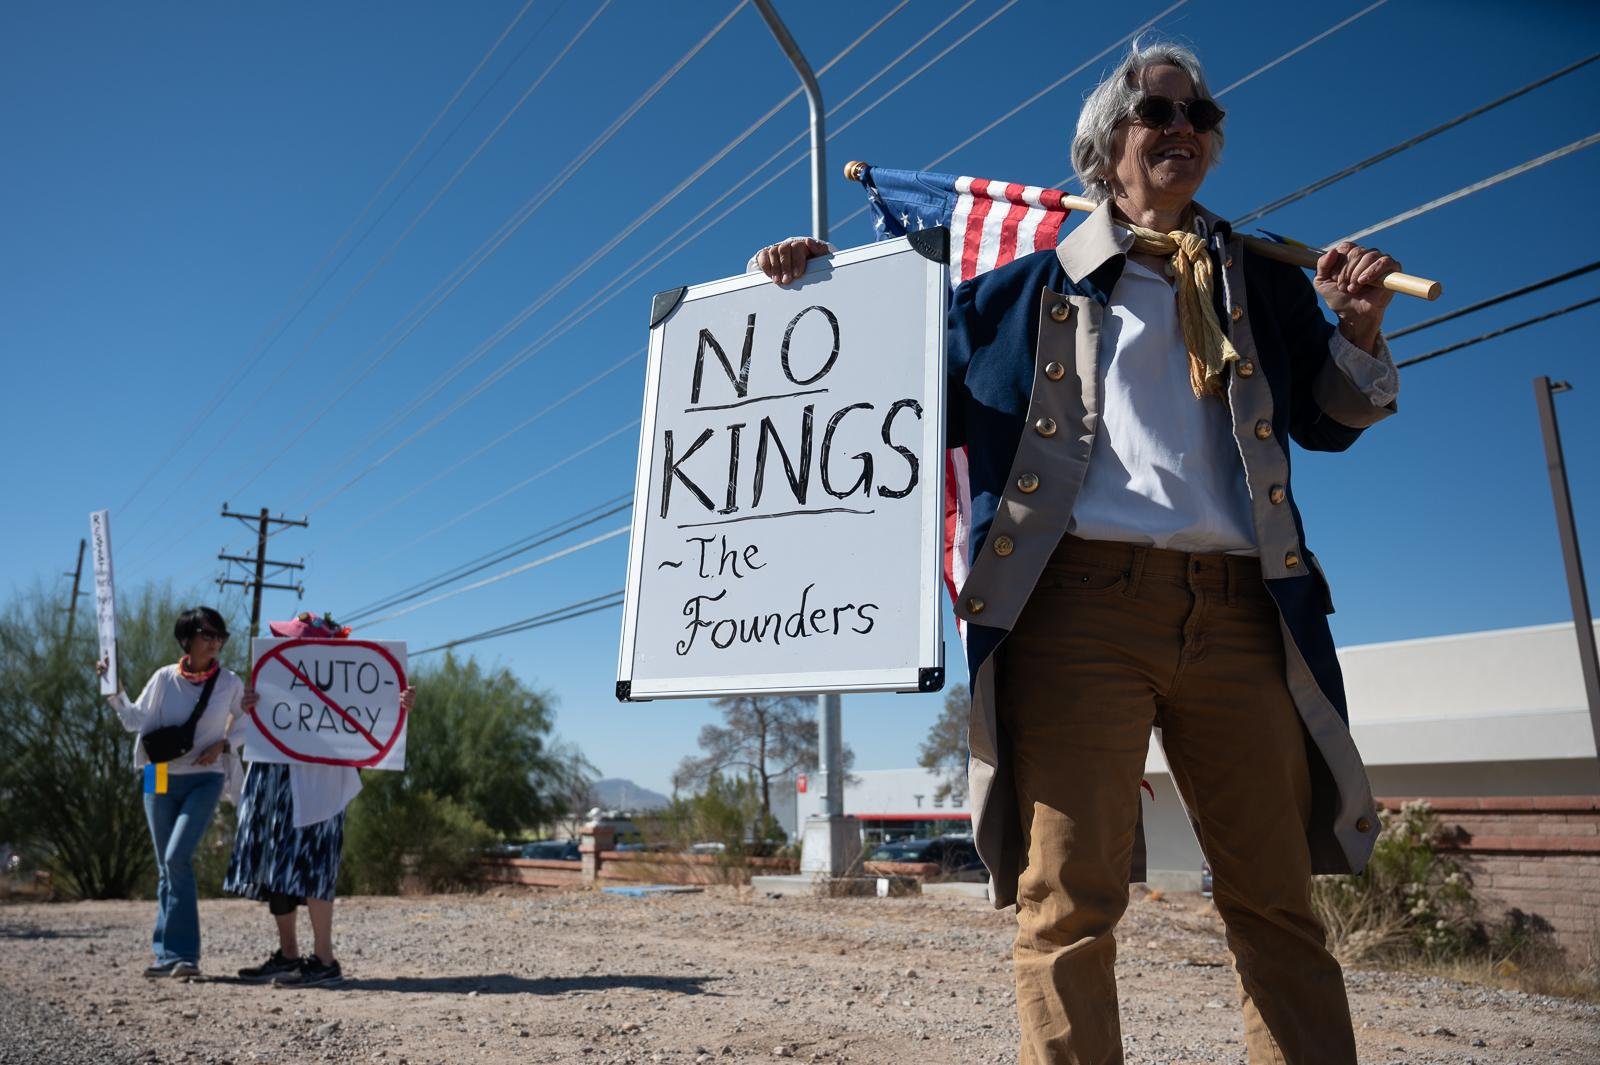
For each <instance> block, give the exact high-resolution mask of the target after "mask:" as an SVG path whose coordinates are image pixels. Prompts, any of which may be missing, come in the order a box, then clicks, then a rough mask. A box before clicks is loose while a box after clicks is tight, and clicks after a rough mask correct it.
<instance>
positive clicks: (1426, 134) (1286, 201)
mask: <svg viewBox="0 0 1600 1065" xmlns="http://www.w3.org/2000/svg"><path fill="white" fill-rule="evenodd" d="M1596 59H1600V52H1596V53H1594V54H1593V55H1589V56H1586V57H1585V58H1583V59H1580V60H1578V61H1577V62H1576V63H1569V64H1568V65H1566V66H1564V67H1562V68H1561V69H1560V70H1557V71H1555V72H1554V73H1552V74H1546V75H1545V76H1544V77H1542V78H1539V79H1537V80H1535V81H1530V82H1528V84H1526V85H1524V86H1522V88H1520V89H1514V90H1513V91H1511V92H1508V93H1506V94H1505V95H1504V96H1501V97H1499V98H1497V99H1494V100H1490V101H1489V102H1488V103H1486V104H1483V105H1482V106H1479V107H1474V108H1473V109H1472V110H1470V111H1466V112H1463V113H1462V114H1459V115H1457V116H1456V117H1455V118H1452V119H1451V120H1450V121H1448V122H1443V123H1441V124H1439V125H1437V126H1434V127H1433V128H1432V129H1428V130H1424V131H1423V132H1421V133H1418V134H1417V135H1416V136H1414V137H1408V138H1407V139H1405V140H1403V141H1401V142H1400V143H1399V144H1396V145H1393V146H1392V147H1389V148H1385V149H1384V150H1383V151H1381V152H1379V153H1378V154H1376V155H1370V156H1368V157H1367V158H1365V159H1363V160H1361V161H1360V162H1358V163H1351V164H1350V165H1349V166H1347V167H1345V168H1344V169H1343V170H1339V171H1336V172H1335V173H1332V174H1329V175H1328V176H1327V177H1325V178H1322V179H1320V180H1317V181H1313V182H1312V183H1311V184H1309V185H1304V186H1302V187H1300V188H1298V189H1295V190H1294V191H1293V192H1291V193H1289V194H1287V195H1285V196H1280V197H1279V198H1278V199H1276V200H1273V201H1272V202H1271V203H1269V204H1265V205H1263V206H1261V207H1257V208H1256V209H1255V210H1253V211H1247V212H1245V213H1244V214H1242V215H1240V216H1239V217H1237V218H1235V219H1234V220H1233V224H1234V226H1235V227H1238V226H1243V225H1245V224H1247V223H1250V222H1254V221H1255V220H1256V219H1258V218H1264V217H1265V216H1267V215H1269V214H1271V213H1272V212H1274V211H1276V210H1279V209H1280V208H1283V207H1287V206H1289V205H1290V204H1291V203H1296V202H1298V201H1300V200H1303V199H1305V198H1306V197H1307V196H1310V195H1312V194H1313V193H1317V192H1321V191H1322V190H1323V189H1325V188H1327V187H1328V186H1329V185H1332V184H1334V183H1336V182H1339V181H1343V180H1344V179H1345V178H1347V177H1349V176H1350V175H1352V174H1356V173H1360V172H1361V171H1363V170H1365V169H1367V168H1368V167H1371V166H1376V165H1377V164H1378V163H1381V162H1383V161H1384V160H1385V159H1388V158H1390V157H1391V156H1395V155H1398V154H1399V153H1401V152H1403V151H1405V150H1406V149H1408V148H1414V147H1416V146H1417V145H1419V144H1421V143H1422V142H1423V141H1425V140H1429V139H1430V138H1433V137H1436V136H1438V135H1439V134H1441V133H1443V132H1445V131H1446V130H1449V129H1454V128H1455V127H1456V126H1459V125H1461V123H1463V122H1467V121H1469V120H1471V119H1474V118H1477V117H1478V116H1479V115H1482V114H1485V113H1487V112H1489V111H1493V110H1494V109H1495V108H1497V107H1499V106H1500V105H1502V104H1507V103H1510V102H1511V101H1512V100H1515V99H1517V98H1518V97H1519V96H1524V95H1526V94H1527V93H1530V92H1532V91H1533V90H1534V89H1537V88H1539V87H1541V86H1544V85H1548V84H1549V83H1550V82H1552V81H1555V80H1556V79H1557V78H1561V77H1565V76H1566V75H1568V74H1571V73H1572V72H1573V71H1574V70H1577V69H1579V68H1580V67H1584V66H1587V65H1588V64H1590V63H1593V62H1594V61H1595V60H1596ZM1230 88H1231V86H1230Z"/></svg>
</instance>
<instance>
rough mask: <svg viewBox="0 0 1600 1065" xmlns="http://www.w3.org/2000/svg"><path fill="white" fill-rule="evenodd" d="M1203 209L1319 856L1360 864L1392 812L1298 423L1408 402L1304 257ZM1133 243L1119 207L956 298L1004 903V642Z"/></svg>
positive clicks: (1086, 421)
mask: <svg viewBox="0 0 1600 1065" xmlns="http://www.w3.org/2000/svg"><path fill="white" fill-rule="evenodd" d="M1196 217H1197V218H1198V219H1200V220H1201V221H1200V223H1199V224H1200V225H1201V227H1202V228H1203V230H1204V232H1203V234H1202V235H1204V236H1206V237H1207V239H1208V242H1209V245H1210V247H1211V250H1212V255H1213V257H1214V259H1215V262H1214V264H1213V265H1214V266H1215V268H1216V270H1217V275H1216V276H1218V277H1221V278H1223V279H1224V284H1223V285H1221V286H1219V292H1218V293H1217V307H1216V310H1217V313H1218V314H1219V315H1220V317H1221V321H1222V323H1223V326H1224V328H1225V329H1227V330H1228V331H1229V333H1230V335H1231V338H1232V341H1233V346H1234V348H1235V349H1236V350H1237V351H1238V352H1239V356H1240V358H1239V361H1238V362H1237V363H1235V364H1233V367H1232V369H1231V371H1230V372H1229V374H1228V379H1227V386H1226V402H1227V404H1228V408H1229V410H1230V411H1231V413H1232V420H1233V431H1234V438H1235V439H1236V441H1237V442H1238V445H1239V454H1240V457H1241V459H1242V461H1243V466H1244V474H1245V480H1246V483H1247V485H1248V487H1249V491H1250V504H1251V515H1252V520H1253V524H1254V527H1255V536H1256V545H1257V547H1258V548H1259V551H1260V555H1261V569H1262V576H1263V578H1264V579H1265V583H1266V586H1267V589H1268V590H1269V591H1270V592H1271V594H1272V598H1273V599H1274V600H1275V601H1276V603H1277V605H1278V610H1279V613H1280V616H1281V620H1282V632H1283V646H1284V653H1285V659H1286V663H1287V665H1286V674H1287V675H1286V677H1285V680H1286V681H1287V683H1288V688H1289V691H1290V693H1291V694H1292V696H1293V697H1294V701H1295V705H1296V706H1297V707H1298V709H1299V712H1300V719H1301V722H1302V723H1303V725H1304V731H1305V738H1306V744H1307V752H1308V754H1309V756H1310V757H1309V762H1310V765H1311V768H1312V776H1313V790H1314V796H1315V797H1314V801H1313V809H1312V824H1311V827H1310V832H1309V842H1310V846H1311V854H1312V861H1313V866H1314V868H1315V869H1316V871H1317V872H1325V873H1347V872H1354V871H1359V870H1360V869H1361V868H1363V867H1364V866H1365V865H1366V861H1367V858H1368V857H1369V856H1370V854H1371V852H1372V846H1373V843H1374V842H1375V841H1376V837H1377V828H1378V820H1377V816H1376V812H1375V810H1374V807H1373V802H1372V793H1371V789H1370V787H1369V786H1368V783H1367V777H1366V770H1365V769H1364V768H1363V766H1362V764H1361V757H1360V755H1359V753H1358V752H1357V751H1356V747H1355V744H1354V742H1353V741H1352V740H1351V738H1350V731H1349V724H1348V721H1349V714H1348V711H1347V709H1346V705H1345V695H1344V683H1343V680H1342V678H1341V676H1340V672H1339V663H1338V660H1337V658H1335V656H1334V648H1333V638H1332V636H1331V635H1330V633H1329V630H1328V621H1327V615H1328V614H1329V613H1331V612H1332V610H1333V605H1332V600H1331V597H1330V595H1329V593H1328V585H1327V581H1326V579H1325V578H1324V576H1323V574H1322V569H1321V567H1320V566H1319V565H1318V564H1317V560H1316V556H1314V555H1313V554H1312V553H1311V551H1310V549H1309V548H1308V547H1307V545H1306V539H1305V531H1304V529H1303V527H1302V526H1301V522H1300V512H1299V510H1298V509H1297V508H1296V506H1295V502H1294V491H1293V487H1292V485H1291V482H1290V477H1289V456H1290V452H1289V441H1290V440H1291V439H1292V440H1294V441H1295V442H1297V443H1299V444H1300V446H1302V447H1305V448H1308V449H1311V450H1314V451H1343V450H1344V449H1345V448H1348V447H1349V446H1350V445H1351V444H1353V443H1354V442H1355V440H1356V438H1357V437H1358V436H1360V435H1361V432H1362V430H1364V429H1365V428H1366V427H1367V426H1370V425H1372V424H1374V423H1375V422H1377V421H1379V420H1381V419H1383V418H1385V417H1387V416H1388V415H1390V414H1392V413H1394V405H1393V404H1392V403H1391V404H1389V405H1388V406H1386V407H1380V406H1376V405H1374V404H1373V402H1372V401H1371V400H1369V399H1368V398H1367V396H1366V394H1365V393H1363V392H1362V391H1361V389H1359V388H1358V387H1357V386H1356V385H1355V384H1354V383H1352V382H1351V380H1350V379H1349V378H1348V377H1347V376H1346V375H1345V374H1344V372H1343V371H1342V370H1340V368H1339V366H1338V365H1337V363H1336V362H1335V360H1334V359H1333V358H1332V357H1331V355H1330V350H1329V343H1330V339H1331V338H1332V337H1333V334H1334V327H1333V325H1332V324H1330V323H1329V322H1328V321H1327V319H1326V318H1324V317H1323V315H1322V311H1321V309H1320V307H1319V304H1318V302H1317V297H1316V293H1315V290H1314V289H1313V288H1312V287H1311V283H1310V281H1309V279H1308V278H1307V277H1306V276H1305V274H1304V273H1302V272H1301V271H1300V270H1299V269H1297V268H1295V267H1292V266H1288V265H1285V264H1282V263H1278V262H1275V261H1273V260H1270V259H1265V258H1262V257H1260V256H1255V255H1251V254H1248V253H1247V252H1246V250H1245V248H1244V245H1243V242H1242V240H1241V239H1240V238H1238V237H1236V236H1233V235H1231V234H1230V233H1229V232H1228V230H1227V227H1226V224H1225V223H1222V222H1221V220H1220V219H1218V218H1217V217H1216V216H1215V215H1212V214H1210V213H1209V212H1207V211H1205V210H1203V209H1200V208H1197V209H1196ZM1132 241H1133V238H1132V235H1131V234H1130V233H1128V232H1127V231H1126V230H1124V229H1122V228H1121V227H1119V226H1117V225H1115V224H1113V221H1112V217H1111V214H1110V210H1109V208H1108V207H1106V206H1104V205H1102V206H1101V207H1100V208H1099V209H1098V210H1096V211H1094V212H1093V213H1092V214H1090V215H1089V216H1088V217H1087V218H1086V219H1085V220H1084V221H1083V222H1082V223H1081V224H1080V225H1079V226H1078V228H1077V229H1075V230H1074V231H1073V232H1072V234H1071V235H1070V236H1068V237H1067V239H1066V240H1065V241H1063V242H1062V244H1061V245H1060V246H1059V247H1058V248H1056V249H1055V250H1054V251H1041V252H1036V253H1034V254H1032V255H1027V256H1024V257H1022V258H1019V259H1016V260H1014V261H1012V262H1011V263H1008V264H1007V265H1005V266H1002V267H999V268H997V269H995V270H992V271H990V272H988V273H985V274H980V275H979V276H977V277H974V278H973V279H971V280H970V281H967V282H964V283H963V284H962V285H960V286H959V287H958V288H957V289H956V290H955V292H954V294H953V296H952V299H951V306H950V314H949V332H948V337H947V344H948V353H949V362H948V373H949V381H948V394H949V402H948V432H949V444H950V446H951V447H960V446H963V445H965V446H966V447H967V450H968V456H967V461H968V472H969V479H970V485H971V494H972V512H971V513H972V535H971V540H970V543H971V572H970V575H969V576H968V578H967V580H966V582H965V584H964V585H963V586H962V588H961V589H960V592H959V595H958V597H957V602H956V614H957V616H958V617H960V618H961V619H962V620H963V621H965V622H966V626H967V661H968V666H969V668H970V670H971V691H972V709H971V718H970V730H969V736H970V742H971V759H970V762H969V764H968V770H969V777H970V795H971V800H972V808H973V813H974V824H973V830H974V835H975V837H976V840H977V845H978V851H979V853H980V854H981V855H982V856H983V859H984V862H985V864H986V865H987V866H988V868H989V871H990V874H991V876H992V877H993V897H994V902H995V905H996V906H1007V905H1011V904H1013V903H1014V902H1015V901H1016V885H1017V878H1018V875H1019V874H1020V872H1021V866H1022V861H1023V859H1024V854H1023V851H1022V839H1021V825H1020V823H1019V821H1018V814H1017V807H1016V795H1015V791H1014V784H1013V781H1012V776H1011V767H1010V762H1011V758H1010V751H1009V748H1008V742H1009V741H1008V739H1007V737H1006V736H1005V734H1004V732H1003V731H1002V730H1001V728H1000V727H999V724H998V721H997V716H996V712H995V709H996V708H995V684H994V673H995V664H996V656H997V654H998V653H1000V652H1001V650H1002V645H1003V644H1004V641H1005V639H1006V635H1007V633H1008V632H1009V631H1010V629H1011V626H1012V625H1013V624H1014V623H1015V622H1016V620H1017V617H1018V616H1019V615H1020V614H1021V612H1022V608H1023V606H1024V604H1025V603H1026V602H1027V601H1028V597H1029V596H1030V595H1031V594H1032V593H1033V588H1034V584H1035V583H1036V582H1037V581H1038V579H1039V575H1040V573H1041V572H1042V571H1043V569H1044V566H1045V563H1046V561H1047V560H1048V559H1049V558H1050V555H1051V553H1052V552H1053V551H1054V550H1055V548H1056V545H1057V544H1058V543H1059V542H1060V540H1061V537H1062V535H1063V534H1064V533H1065V532H1066V529H1067V522H1068V518H1069V517H1070V515H1071V514H1072V507H1073V503H1074V501H1075V500H1076V498H1077V494H1078V489H1079V488H1080V487H1081V485H1082V484H1083V477H1084V472H1085V471H1086V470H1087V468H1088V464H1089V451H1090V448H1091V446H1092V445H1093V443H1094V438H1095V433H1096V431H1097V429H1098V428H1099V422H1100V409H1101V396H1100V394H1099V389H1100V384H1099V383H1100V381H1102V380H1103V375H1102V374H1101V373H1100V372H1099V370H1100V367H1103V366H1104V365H1105V364H1106V363H1107V362H1108V361H1109V360H1110V358H1111V355H1112V352H1111V351H1109V350H1104V348H1105V347H1106V346H1107V345H1108V344H1109V343H1110V341H1109V339H1108V338H1107V336H1106V333H1105V329H1104V326H1105V322H1106V317H1107V315H1106V305H1107V303H1108V301H1109V299H1110V295H1111V291H1112V289H1113V288H1114V287H1115V286H1116V283H1117V279H1118V278H1119V277H1120V276H1121V274H1122V270H1123V266H1124V264H1125V263H1126V261H1127V254H1128V250H1129V248H1130V247H1131V246H1132ZM1174 372H1175V373H1178V372H1186V371H1185V368H1183V367H1175V368H1174ZM1196 402H1208V403H1211V402H1219V400H1216V399H1205V400H1197V401H1196ZM1002 536H1004V537H1005V538H1007V540H1008V541H1009V542H1008V543H1007V544H1006V548H1007V550H1006V553H1005V554H1001V553H999V552H997V551H995V550H993V549H992V548H991V547H990V546H989V545H991V544H994V543H996V542H997V541H998V540H999V538H1000V537H1002ZM1143 864H1144V861H1143V854H1142V848H1141V853H1138V854H1136V855H1135V860H1134V866H1135V867H1134V869H1133V871H1132V872H1133V876H1134V878H1135V879H1142V876H1143V872H1142V871H1143Z"/></svg>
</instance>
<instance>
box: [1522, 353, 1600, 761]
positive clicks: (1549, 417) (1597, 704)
mask: <svg viewBox="0 0 1600 1065" xmlns="http://www.w3.org/2000/svg"><path fill="white" fill-rule="evenodd" d="M1570 391H1572V386H1571V385H1570V384H1568V383H1567V382H1566V381H1552V380H1550V378H1548V377H1535V378H1534V379H1533V399H1534V402H1535V403H1537V404H1538V406H1539V427H1540V428H1541V429H1542V430H1544V457H1545V464H1546V465H1547V466H1548V467H1549V469H1550V495H1551V498H1552V499H1553V501H1554V503H1555V508H1556V531H1557V532H1559V533H1560V534H1561V554H1562V557H1563V558H1564V559H1565V561H1566V564H1567V592H1568V594H1569V595H1570V596H1571V597H1572V620H1573V622H1574V625H1575V627H1576V628H1577V632H1578V660H1579V662H1580V663H1582V666H1583V687H1584V691H1585V692H1586V693H1587V695H1588V699H1589V725H1590V728H1591V729H1592V730H1593V735H1594V741H1595V749H1596V750H1597V751H1600V655H1597V654H1596V651H1595V640H1594V615H1593V614H1591V613H1590V612H1589V589H1588V586H1587V585H1586V584H1584V580H1583V556H1582V555H1580V554H1579V553H1578V525H1577V522H1575V521H1574V520H1573V517H1572V492H1571V491H1570V490H1569V489H1568V487H1567V462H1566V457H1565V455H1564V453H1563V452H1562V450H1561V429H1560V427H1559V426H1557V425H1556V403H1555V396H1556V393H1557V392H1570Z"/></svg>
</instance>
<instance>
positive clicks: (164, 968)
mask: <svg viewBox="0 0 1600 1065" xmlns="http://www.w3.org/2000/svg"><path fill="white" fill-rule="evenodd" d="M176 964H178V963H177V962H175V961H158V962H156V963H155V964H154V965H147V966H145V970H144V975H145V976H146V977H148V978H150V979H151V980H165V979H167V978H168V977H170V976H171V975H172V967H173V966H174V965H176Z"/></svg>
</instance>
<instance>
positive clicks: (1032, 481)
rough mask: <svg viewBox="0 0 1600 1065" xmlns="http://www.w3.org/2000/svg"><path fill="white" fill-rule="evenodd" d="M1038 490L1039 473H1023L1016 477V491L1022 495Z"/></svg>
mask: <svg viewBox="0 0 1600 1065" xmlns="http://www.w3.org/2000/svg"><path fill="white" fill-rule="evenodd" d="M1038 490H1039V475H1038V474H1037V473H1025V474H1023V475H1022V476H1021V477H1018V478H1017V491H1019V492H1021V493H1022V494H1023V495H1031V494H1032V493H1034V492H1036V491H1038Z"/></svg>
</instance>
